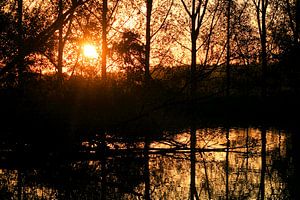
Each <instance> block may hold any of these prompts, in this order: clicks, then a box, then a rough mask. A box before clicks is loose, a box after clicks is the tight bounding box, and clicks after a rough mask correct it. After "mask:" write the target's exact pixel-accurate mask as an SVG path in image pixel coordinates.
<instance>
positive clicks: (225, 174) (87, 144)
mask: <svg viewBox="0 0 300 200" xmlns="http://www.w3.org/2000/svg"><path fill="white" fill-rule="evenodd" d="M290 143H291V137H290V134H288V133H286V132H284V131H279V130H276V129H268V130H267V129H264V128H261V129H258V128H246V129H241V128H218V129H209V128H207V129H196V128H194V127H191V128H190V129H189V130H185V131H181V132H177V133H173V132H165V133H163V134H162V135H161V137H160V139H159V140H158V139H155V138H153V137H131V138H129V137H125V138H124V137H122V136H119V135H113V134H106V135H96V136H95V137H92V138H88V139H85V140H84V141H82V146H81V149H80V151H79V152H76V153H74V154H72V155H71V156H70V155H67V156H66V157H64V158H63V159H59V158H52V157H51V159H50V157H49V159H46V160H47V162H45V163H42V164H39V166H33V167H21V166H18V165H9V164H7V165H5V166H6V167H2V169H0V185H1V186H0V197H1V199H146V200H147V199H195V200H196V199H291V198H292V196H291V192H292V191H289V188H291V186H290V185H291V182H290V178H289V177H290V176H292V175H293V172H294V171H293V163H292V162H293V161H292V160H293V159H292V158H291V156H292V155H293V154H292V153H291V152H292V151H293V149H292V148H290V146H289V144H290ZM6 157H7V156H6ZM6 157H5V158H4V157H2V158H1V166H4V165H3V163H5V162H9V159H8V158H6Z"/></svg>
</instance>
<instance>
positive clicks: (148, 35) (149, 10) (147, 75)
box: [145, 0, 153, 84]
mask: <svg viewBox="0 0 300 200" xmlns="http://www.w3.org/2000/svg"><path fill="white" fill-rule="evenodd" d="M152 3H153V2H152V0H147V1H146V7H147V14H146V49H145V83H146V84H147V83H149V81H150V79H151V76H150V50H151V47H150V45H151V29H150V28H151V14H152Z"/></svg>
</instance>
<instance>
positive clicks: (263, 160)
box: [258, 128, 267, 200]
mask: <svg viewBox="0 0 300 200" xmlns="http://www.w3.org/2000/svg"><path fill="white" fill-rule="evenodd" d="M266 134H267V133H266V129H265V128H263V129H262V130H261V174H260V186H259V194H260V199H261V200H264V199H265V174H266V143H267V138H266ZM258 198H259V197H258Z"/></svg>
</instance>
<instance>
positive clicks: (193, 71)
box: [190, 6, 197, 99]
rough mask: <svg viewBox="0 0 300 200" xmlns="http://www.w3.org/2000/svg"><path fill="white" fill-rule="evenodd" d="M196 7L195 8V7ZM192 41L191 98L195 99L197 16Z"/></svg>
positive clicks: (194, 16) (194, 21)
mask: <svg viewBox="0 0 300 200" xmlns="http://www.w3.org/2000/svg"><path fill="white" fill-rule="evenodd" d="M193 7H194V6H193ZM193 13H194V8H193ZM191 41H192V55H191V59H192V60H191V74H190V81H191V91H190V96H191V98H192V99H193V97H194V95H195V92H196V87H197V84H196V68H197V33H196V15H195V14H193V15H192V31H191Z"/></svg>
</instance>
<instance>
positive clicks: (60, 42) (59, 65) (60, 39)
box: [57, 0, 64, 83]
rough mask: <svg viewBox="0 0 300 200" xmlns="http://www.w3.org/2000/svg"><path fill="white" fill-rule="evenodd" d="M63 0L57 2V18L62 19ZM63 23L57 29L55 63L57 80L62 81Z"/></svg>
mask: <svg viewBox="0 0 300 200" xmlns="http://www.w3.org/2000/svg"><path fill="white" fill-rule="evenodd" d="M62 1H63V0H59V2H58V18H59V20H62V14H63V2H62ZM63 49H64V47H63V24H62V25H61V27H60V28H59V30H58V63H57V71H58V81H59V83H62V80H63V75H62V68H63Z"/></svg>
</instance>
